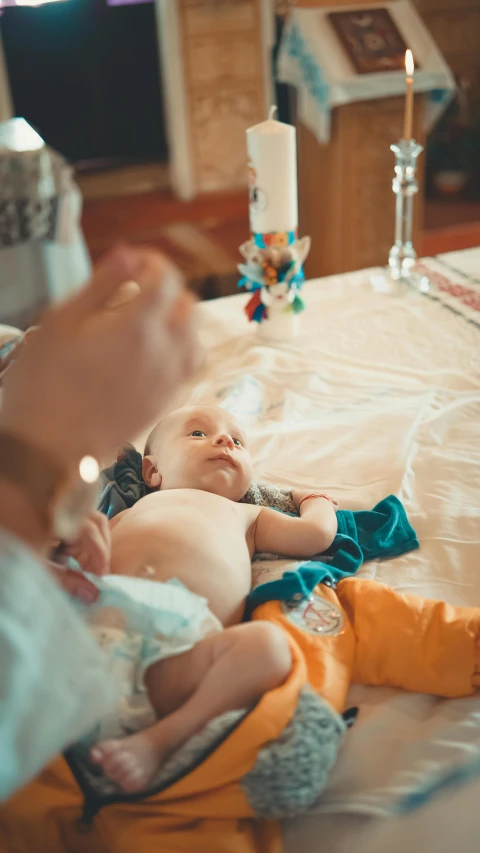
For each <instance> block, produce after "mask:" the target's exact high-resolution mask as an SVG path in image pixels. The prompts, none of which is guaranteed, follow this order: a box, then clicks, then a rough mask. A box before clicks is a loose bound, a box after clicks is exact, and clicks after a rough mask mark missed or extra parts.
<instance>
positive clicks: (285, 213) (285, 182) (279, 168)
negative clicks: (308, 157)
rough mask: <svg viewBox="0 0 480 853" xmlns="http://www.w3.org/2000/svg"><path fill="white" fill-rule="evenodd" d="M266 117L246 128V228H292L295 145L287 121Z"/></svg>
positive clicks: (269, 230) (265, 230)
mask: <svg viewBox="0 0 480 853" xmlns="http://www.w3.org/2000/svg"><path fill="white" fill-rule="evenodd" d="M275 109H276V107H272V109H271V110H270V115H269V117H268V119H267V121H262V122H261V123H260V124H256V125H254V126H253V127H249V128H248V130H247V152H248V183H249V196H250V205H249V206H250V230H251V232H252V234H271V233H278V232H280V233H283V232H290V231H296V229H297V226H298V201H297V145H296V131H295V128H294V127H293V126H292V125H291V124H284V123H283V122H281V121H275V119H274V118H273V114H274V112H275Z"/></svg>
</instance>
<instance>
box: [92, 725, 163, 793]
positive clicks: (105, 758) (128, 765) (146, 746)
mask: <svg viewBox="0 0 480 853" xmlns="http://www.w3.org/2000/svg"><path fill="white" fill-rule="evenodd" d="M90 757H91V759H92V761H94V762H95V764H100V765H101V767H102V768H103V771H104V773H105V774H106V775H107V776H108V777H109V778H110V779H111V780H112V781H113V782H116V783H117V785H119V786H120V787H121V788H122V789H123V790H124V791H125V792H126V793H128V794H133V793H135V792H137V791H142V790H143V789H144V788H145V787H146V786H147V785H148V783H149V781H150V779H151V778H152V776H153V775H154V773H155V771H156V770H158V768H159V766H160V764H161V762H162V759H163V755H161V754H160V750H159V748H158V745H157V744H154V743H153V742H152V739H151V738H149V736H148V733H147V732H146V731H145V732H139V733H138V734H136V735H130V737H126V738H123V739H122V740H104V741H102V742H101V743H98V744H97V745H96V746H95V747H93V749H92V751H91V753H90Z"/></svg>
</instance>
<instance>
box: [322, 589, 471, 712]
mask: <svg viewBox="0 0 480 853" xmlns="http://www.w3.org/2000/svg"><path fill="white" fill-rule="evenodd" d="M338 598H339V601H340V603H341V605H342V606H343V608H344V610H345V612H346V613H347V615H348V617H349V620H350V622H351V624H352V626H353V630H354V633H355V637H356V654H355V666H354V668H353V673H352V680H353V681H355V682H358V683H360V684H377V685H380V684H382V685H389V686H391V687H402V688H403V689H404V690H412V691H415V692H419V693H432V694H434V695H438V696H445V697H455V696H467V695H468V694H470V693H473V692H474V690H475V686H476V685H475V683H474V682H475V672H476V671H478V670H479V669H480V667H479V666H478V662H479V649H478V638H479V636H480V608H475V607H452V606H451V605H450V604H444V603H443V602H442V601H430V600H428V599H424V598H417V597H416V596H414V595H402V594H400V593H398V592H394V591H393V589H390V587H388V586H383V584H379V583H376V582H375V581H369V580H362V579H360V578H346V579H345V580H343V581H341V582H340V583H339V585H338Z"/></svg>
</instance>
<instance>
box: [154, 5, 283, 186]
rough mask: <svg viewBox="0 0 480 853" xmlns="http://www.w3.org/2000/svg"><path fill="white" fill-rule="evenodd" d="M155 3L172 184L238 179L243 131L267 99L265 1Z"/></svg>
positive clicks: (242, 173)
mask: <svg viewBox="0 0 480 853" xmlns="http://www.w3.org/2000/svg"><path fill="white" fill-rule="evenodd" d="M156 4H157V13H158V20H159V39H160V52H161V57H162V79H163V86H164V90H165V100H166V104H167V126H168V130H169V138H170V159H171V165H172V183H173V186H174V189H175V190H176V191H177V192H178V194H179V195H181V196H182V197H183V198H191V197H193V196H194V195H196V194H197V193H202V192H213V191H218V190H226V189H234V188H237V187H242V186H245V185H246V174H247V170H246V143H245V130H246V128H247V127H250V126H251V125H252V124H255V123H257V122H259V121H262V120H263V119H264V118H265V117H266V115H267V112H268V107H269V106H270V104H271V98H272V85H271V68H270V55H269V53H270V47H271V43H272V38H273V20H272V17H273V12H272V7H271V3H270V0H156Z"/></svg>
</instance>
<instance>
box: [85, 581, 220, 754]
mask: <svg viewBox="0 0 480 853" xmlns="http://www.w3.org/2000/svg"><path fill="white" fill-rule="evenodd" d="M90 579H91V580H94V582H95V584H96V585H97V586H98V588H99V590H100V596H99V600H98V601H96V602H95V604H93V605H88V606H86V605H79V606H80V608H81V610H82V614H83V615H84V617H85V618H86V620H87V621H88V623H89V625H90V627H91V629H92V632H93V634H94V636H95V638H96V639H97V641H98V644H99V645H100V647H101V649H102V650H103V653H104V654H105V655H106V659H107V666H108V669H109V670H110V671H111V672H112V673H113V675H114V676H115V678H116V679H117V681H118V683H119V689H120V695H121V699H120V701H119V704H118V707H117V708H116V710H115V711H114V712H113V713H112V714H110V715H109V716H108V717H107V718H105V719H103V720H101V722H100V723H99V724H98V725H97V726H96V727H95V729H94V730H93V731H92V732H90V733H89V734H88V735H87V736H86V738H85V739H84V741H86V742H87V743H88V744H89V745H91V744H93V743H96V742H97V741H99V740H104V739H105V738H121V737H125V736H126V735H128V734H132V733H133V732H136V731H140V730H142V729H145V728H147V727H148V726H150V725H152V724H153V723H154V722H155V713H154V710H153V708H152V706H151V704H150V701H149V699H148V695H147V692H146V688H145V684H144V677H145V672H146V670H147V669H148V667H149V666H151V665H152V664H154V663H157V661H160V660H165V658H169V657H173V656H174V655H180V654H182V653H183V652H186V651H189V649H192V648H193V647H194V646H195V645H196V644H197V643H198V642H199V641H200V640H203V639H204V638H205V637H207V636H208V635H209V634H213V633H216V632H217V631H221V630H222V625H221V623H220V621H219V620H218V619H217V617H216V616H214V614H213V613H212V612H211V611H210V610H209V607H208V602H207V600H206V599H205V598H201V597H200V596H199V595H195V594H194V593H193V592H190V591H189V590H188V589H187V588H186V587H185V586H184V585H183V584H182V583H180V582H179V581H177V580H171V581H167V583H160V582H158V581H150V580H146V579H144V578H131V577H125V576H123V575H109V576H106V577H104V578H101V579H99V578H95V579H93V578H92V577H90Z"/></svg>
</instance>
